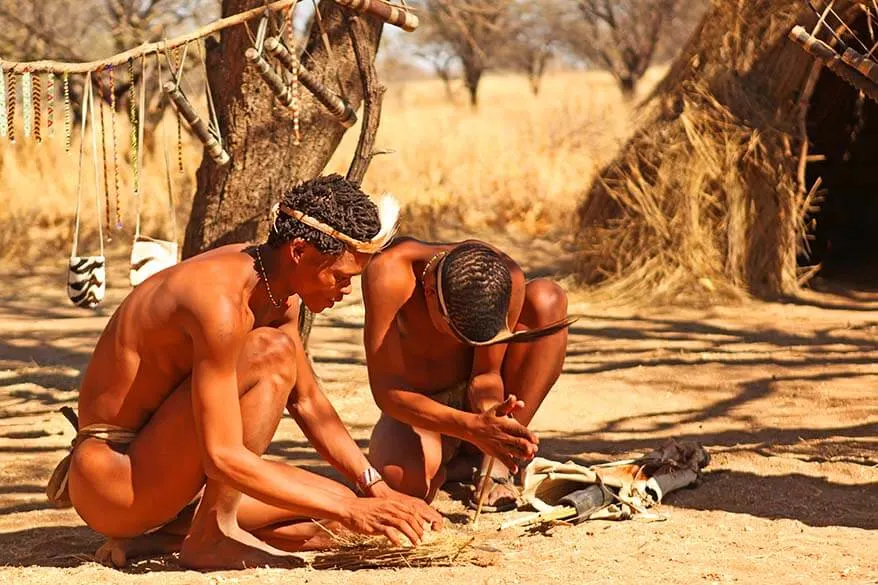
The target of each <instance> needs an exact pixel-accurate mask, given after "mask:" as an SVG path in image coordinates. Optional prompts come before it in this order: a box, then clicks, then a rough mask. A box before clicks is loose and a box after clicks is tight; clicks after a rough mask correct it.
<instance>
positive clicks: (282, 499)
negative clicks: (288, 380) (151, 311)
mask: <svg viewBox="0 0 878 585" xmlns="http://www.w3.org/2000/svg"><path fill="white" fill-rule="evenodd" d="M184 319H185V321H186V329H187V332H188V333H189V335H190V337H191V338H192V344H193V350H194V355H193V368H192V406H193V411H194V416H195V430H196V434H197V436H198V439H199V442H200V447H201V453H202V457H203V463H204V470H205V473H206V474H207V476H208V477H209V478H211V479H215V480H217V481H220V482H221V483H224V484H227V485H230V486H232V487H234V488H235V489H237V490H239V491H241V492H243V493H246V494H248V495H250V496H253V497H254V498H256V499H258V500H260V501H263V502H265V503H267V504H272V505H275V506H278V507H281V508H291V507H295V508H296V509H302V510H303V512H304V513H307V514H310V515H313V516H315V517H318V518H330V519H338V520H343V518H344V517H345V515H346V511H345V507H346V504H347V502H345V501H344V498H339V497H338V496H337V495H336V494H332V493H329V492H325V491H322V490H319V489H315V490H311V489H309V490H302V489H300V488H299V487H298V486H299V485H300V480H301V478H300V477H297V476H298V475H299V474H300V473H301V471H300V470H297V469H294V468H292V467H288V466H286V465H281V464H277V463H272V462H269V461H266V460H264V459H262V458H261V457H260V456H258V455H256V454H255V453H253V452H251V451H250V450H248V449H247V448H246V447H245V446H244V442H243V421H242V419H241V408H240V404H239V397H238V384H237V372H236V366H237V361H238V355H239V354H240V351H241V346H242V344H243V340H244V337H245V335H246V331H245V330H244V329H243V326H242V324H241V316H240V311H239V310H238V308H237V307H236V306H234V304H233V303H228V302H224V301H223V300H222V299H221V300H219V301H216V303H215V304H214V305H213V306H212V307H209V308H206V307H195V308H194V309H193V310H192V311H191V312H190V314H188V315H186V317H185V318H184ZM352 499H355V498H352Z"/></svg>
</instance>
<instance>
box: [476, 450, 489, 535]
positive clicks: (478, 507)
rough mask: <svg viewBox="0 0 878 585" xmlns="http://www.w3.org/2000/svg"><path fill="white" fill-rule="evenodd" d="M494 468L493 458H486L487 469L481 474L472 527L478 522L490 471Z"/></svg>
mask: <svg viewBox="0 0 878 585" xmlns="http://www.w3.org/2000/svg"><path fill="white" fill-rule="evenodd" d="M493 470H494V458H493V457H491V458H490V459H488V469H487V470H486V471H485V475H484V476H482V485H481V486H480V487H479V501H478V503H477V504H476V515H475V516H473V521H472V527H473V528H475V527H476V524H478V522H479V515H480V514H481V513H482V504H483V503H484V501H485V495H486V494H487V493H488V482H489V481H491V471H493Z"/></svg>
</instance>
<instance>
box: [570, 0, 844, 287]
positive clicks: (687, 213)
mask: <svg viewBox="0 0 878 585" xmlns="http://www.w3.org/2000/svg"><path fill="white" fill-rule="evenodd" d="M841 4H842V3H839V5H838V6H837V7H839V6H840V5H841ZM809 18H813V15H812V14H811V12H810V11H809V9H808V7H807V6H805V5H803V3H801V2H797V1H795V0H783V1H778V2H771V1H768V0H758V1H757V0H754V1H753V2H746V3H745V2H740V3H732V2H721V3H714V4H713V6H712V7H711V9H710V11H709V13H708V15H707V16H706V17H705V18H704V20H703V22H702V26H701V28H700V29H699V30H698V31H697V32H696V33H695V35H694V36H693V38H692V39H691V40H690V41H689V42H688V44H687V46H686V47H685V48H684V50H683V52H682V54H681V55H680V57H679V58H678V59H677V60H676V62H675V63H674V64H673V65H672V66H671V69H670V71H669V73H668V75H667V77H666V78H665V79H664V80H663V81H662V82H661V84H660V85H659V87H658V88H657V90H656V92H655V94H654V96H653V97H652V99H651V100H650V102H649V103H648V105H647V106H646V109H647V110H648V114H645V122H644V124H643V126H642V127H640V128H639V129H638V130H637V132H636V133H635V134H634V135H633V137H632V138H631V140H630V141H629V142H628V143H627V144H626V145H625V147H624V148H622V149H621V151H620V152H619V154H618V156H617V158H615V159H614V160H613V161H612V162H611V163H610V164H609V165H607V166H606V167H605V168H604V169H602V171H601V172H600V174H599V176H598V177H597V178H596V180H595V182H594V184H593V186H592V189H591V190H590V191H589V193H588V194H587V195H586V196H585V198H584V199H583V202H582V204H581V206H580V207H579V210H578V214H579V229H578V231H579V237H578V245H579V246H578V247H579V249H580V250H581V251H582V255H581V259H580V273H581V275H582V276H583V278H584V279H585V280H586V281H587V282H590V283H597V282H601V283H604V284H605V286H604V287H602V289H601V291H600V294H601V295H603V296H606V297H608V298H617V299H621V300H623V301H624V300H633V299H637V300H639V301H641V302H642V301H643V300H644V299H653V300H656V301H659V302H668V301H670V302H677V303H691V302H697V301H707V302H710V301H712V300H716V299H717V297H720V298H721V299H722V300H729V299H735V298H740V297H742V296H745V295H746V294H748V293H756V294H760V295H766V296H775V295H782V294H792V293H795V292H796V290H797V289H798V286H799V284H800V283H801V282H802V281H803V280H804V279H806V278H807V277H808V276H809V275H811V274H813V272H814V271H813V270H811V269H809V268H804V269H798V268H797V265H796V256H797V252H798V251H800V250H801V249H802V247H803V245H806V244H804V241H805V226H804V219H805V215H806V213H807V212H808V211H809V209H811V207H812V204H813V201H814V200H813V198H812V195H813V193H810V192H809V191H810V189H809V188H807V186H806V178H805V170H804V169H805V161H806V160H807V159H806V158H805V155H806V154H807V146H806V145H807V142H808V136H807V135H806V130H805V122H804V120H805V118H804V116H805V112H806V111H807V103H808V99H809V90H808V89H807V88H808V87H809V83H810V82H811V80H812V79H813V78H812V75H814V73H813V72H814V71H816V72H817V73H819V69H814V64H813V60H812V59H811V58H810V57H808V56H807V55H805V54H804V52H803V51H801V50H799V49H798V47H796V46H795V45H793V44H792V43H789V41H788V40H787V39H786V34H787V32H788V31H789V30H790V28H791V27H792V25H793V24H795V23H798V22H807V19H809ZM811 87H812V88H813V86H811ZM803 96H804V97H803ZM836 131H837V129H836Z"/></svg>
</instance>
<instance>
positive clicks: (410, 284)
mask: <svg viewBox="0 0 878 585" xmlns="http://www.w3.org/2000/svg"><path fill="white" fill-rule="evenodd" d="M457 245H458V243H452V244H427V243H424V242H420V241H418V240H414V239H410V238H401V239H399V240H398V241H397V242H396V243H394V244H393V245H392V246H390V247H388V248H387V249H385V250H384V251H382V252H381V254H379V255H378V257H376V258H375V259H374V260H373V261H372V264H370V266H369V268H368V269H367V270H366V271H365V272H364V273H363V288H364V291H369V290H370V289H371V290H373V291H375V292H380V294H372V295H370V294H368V292H367V293H366V294H365V295H364V297H365V298H364V302H365V304H366V316H367V317H366V318H367V324H366V332H365V335H366V343H367V345H368V344H369V343H370V339H369V338H370V337H371V336H372V334H373V331H371V330H370V325H372V324H371V323H370V322H369V321H370V313H371V314H373V315H374V314H382V313H386V312H387V311H386V310H385V309H388V308H389V307H399V308H398V310H396V312H395V315H393V316H392V317H391V318H390V323H389V328H388V331H387V333H388V334H389V335H388V336H387V337H393V338H396V339H398V340H399V343H397V344H394V345H393V348H392V351H391V352H390V353H391V354H392V355H386V354H387V353H388V352H381V353H384V354H385V356H384V359H380V360H379V359H376V360H373V361H372V362H370V363H369V368H370V371H371V370H372V369H374V368H379V369H382V370H384V369H387V370H391V371H392V373H393V375H394V376H397V377H398V378H400V381H401V382H404V383H405V385H406V386H407V387H409V388H410V389H412V390H414V391H417V392H421V393H424V394H431V393H434V392H438V391H442V390H445V389H448V388H450V387H452V386H455V385H457V384H460V383H461V382H466V381H468V380H469V379H470V377H471V375H472V373H473V361H474V358H475V351H474V349H473V348H472V347H471V346H469V345H466V344H464V343H463V342H461V341H459V340H458V339H456V338H454V337H451V336H449V335H446V334H444V333H442V332H440V331H438V330H437V329H436V328H435V327H434V325H433V323H432V321H431V319H430V316H429V311H428V309H427V305H426V299H425V296H424V291H423V285H422V283H421V278H420V276H421V275H420V273H418V272H417V270H416V268H415V267H416V266H419V265H420V266H422V265H423V263H424V262H425V261H427V260H429V258H430V257H432V256H433V255H434V254H437V253H440V252H443V251H445V250H451V249H453V248H454V247H456V246H457ZM498 252H499V250H498ZM504 257H505V258H507V260H508V262H509V263H510V269H511V271H512V272H513V274H514V275H515V277H514V278H513V302H511V303H510V315H509V322H510V323H515V322H517V319H518V316H519V314H520V309H521V299H522V298H523V294H524V276H523V273H522V272H521V269H520V268H519V267H518V265H517V264H515V263H514V262H513V261H512V260H511V259H509V258H508V257H506V256H505V255H504ZM390 310H391V311H392V310H393V309H390ZM379 335H383V334H379ZM376 349H377V348H376ZM482 351H486V350H482ZM501 351H502V350H501ZM367 353H368V352H367Z"/></svg>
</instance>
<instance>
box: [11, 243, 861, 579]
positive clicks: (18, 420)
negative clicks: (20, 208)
mask: <svg viewBox="0 0 878 585" xmlns="http://www.w3.org/2000/svg"><path fill="white" fill-rule="evenodd" d="M529 249H530V251H531V253H532V256H531V258H530V261H529V262H526V264H527V265H528V267H529V268H530V269H531V271H532V273H540V272H541V271H543V270H544V268H545V266H544V262H543V261H544V260H545V258H541V257H540V256H539V253H538V250H537V251H535V249H534V248H533V247H530V248H529ZM547 257H549V258H551V251H549V253H548V254H547ZM111 268H112V270H111V279H112V284H115V285H117V287H116V288H111V290H110V291H109V295H108V301H107V302H106V303H105V304H104V306H103V307H102V308H101V309H100V310H98V312H97V313H91V312H85V311H82V310H79V309H76V308H74V307H72V306H71V305H70V304H69V302H68V301H67V299H66V297H65V293H64V286H63V285H64V282H63V278H64V268H63V267H61V266H60V265H59V266H57V267H48V268H41V269H37V270H29V271H12V270H3V271H0V275H2V281H3V282H4V283H5V284H7V285H14V286H5V287H3V292H2V293H0V333H2V335H0V583H16V584H18V583H21V584H37V583H51V584H53V585H55V584H57V583H62V582H63V583H150V584H151V583H171V584H181V583H239V584H242V585H243V584H250V583H253V584H255V583H291V582H292V583H303V582H304V583H314V584H324V583H343V582H346V581H348V580H351V581H354V582H361V583H419V584H421V585H436V584H440V583H452V582H453V583H485V584H489V583H490V584H500V583H550V582H558V581H559V580H564V581H567V582H571V583H581V582H589V583H634V582H650V583H773V584H786V583H789V584H793V583H796V584H798V583H807V582H815V583H817V582H831V583H837V582H844V583H878V398H876V388H878V367H876V365H875V362H876V360H878V350H876V346H875V336H876V334H878V317H876V315H878V313H876V312H875V311H876V310H878V294H875V293H872V294H869V293H862V292H851V291H844V290H839V289H837V290H836V292H835V293H833V294H830V293H821V294H817V293H809V294H808V295H806V296H804V297H803V298H802V299H799V300H796V301H792V302H788V303H784V304H779V303H748V304H745V305H740V306H734V307H719V308H712V309H707V310H696V309H673V310H660V309H655V308H652V309H631V308H618V307H617V308H612V307H607V306H604V305H598V304H591V303H589V302H587V301H585V300H582V299H580V300H576V299H574V301H575V302H574V304H573V306H572V308H571V312H578V313H582V314H584V315H585V317H584V318H583V319H582V320H581V321H580V322H578V323H577V324H575V325H574V326H573V328H572V335H571V338H570V345H569V350H568V354H567V362H566V365H565V368H564V373H563V375H562V376H561V379H560V380H559V382H558V384H557V386H556V387H555V389H554V390H553V392H552V393H551V394H550V395H549V397H548V399H547V400H546V402H545V404H544V406H543V408H542V410H541V411H540V412H539V414H538V415H537V418H536V419H535V421H534V424H533V427H534V428H535V430H536V431H538V433H539V435H540V436H541V440H542V443H541V454H542V455H544V456H548V457H551V458H554V459H567V458H573V459H575V460H578V461H581V462H586V463H592V462H598V461H605V460H609V459H618V458H621V457H625V456H627V455H629V454H633V453H639V452H645V451H648V450H650V449H651V448H653V447H655V446H657V445H658V444H659V443H660V442H661V440H662V439H663V438H666V437H677V438H684V439H693V440H698V441H701V442H702V443H703V444H704V445H705V446H707V447H708V449H709V450H710V452H711V454H712V456H713V461H712V463H711V466H710V467H709V469H708V473H707V474H706V476H705V478H704V481H703V483H702V484H701V485H700V486H699V487H697V488H696V489H690V490H683V491H680V492H677V493H674V494H672V495H670V496H669V498H668V499H667V500H666V502H665V504H664V505H663V506H662V507H661V508H660V509H659V510H660V512H661V513H662V514H663V515H664V516H665V517H666V518H667V519H666V521H664V522H652V523H646V522H638V521H628V522H590V523H586V524H583V525H580V526H577V527H569V526H558V527H556V528H554V529H552V530H551V531H549V532H548V533H544V534H528V533H524V532H523V531H516V530H509V531H504V532H497V531H495V530H493V529H492V528H493V527H495V526H496V525H497V522H498V519H497V518H496V517H493V518H490V519H488V521H486V522H484V523H483V524H482V526H481V530H480V531H479V532H478V534H477V535H476V536H477V541H478V542H486V543H489V546H490V547H493V549H495V551H497V552H495V553H494V554H493V555H492V561H493V565H492V566H487V567H484V566H475V565H466V566H455V567H432V568H426V569H402V570H392V571H391V570H368V571H359V572H357V573H350V572H347V571H336V570H315V569H312V568H307V567H306V568H300V569H294V570H291V571H289V570H280V569H259V570H251V571H244V572H224V573H212V574H200V573H195V572H191V571H183V570H181V569H180V568H179V567H178V566H176V565H175V564H174V561H173V559H166V560H164V561H150V562H141V563H138V564H136V565H135V566H134V567H132V568H130V569H128V570H125V571H118V570H114V569H109V568H105V567H102V566H100V565H98V564H96V563H94V562H93V561H92V560H91V555H92V554H93V553H94V551H95V549H96V548H97V547H98V546H99V545H100V543H101V542H102V539H101V537H100V536H98V535H97V534H95V533H94V532H92V531H91V530H89V529H88V528H87V527H85V526H84V525H83V524H82V522H81V521H80V519H79V518H78V517H77V516H76V514H75V512H73V511H69V510H63V511H59V510H55V509H52V508H51V507H50V506H49V505H48V504H47V502H46V499H45V496H44V493H43V491H44V486H45V482H46V479H47V478H48V476H49V474H50V472H51V470H52V468H53V467H54V465H55V463H56V462H57V461H58V460H59V459H60V458H61V457H62V456H63V455H64V452H65V449H66V448H67V446H68V445H69V443H70V440H71V438H72V430H71V429H70V428H69V426H68V425H67V423H66V421H64V419H63V418H62V417H61V416H60V414H58V413H57V410H58V408H59V407H60V406H62V405H65V404H69V405H74V406H75V402H76V387H77V381H78V378H79V376H80V375H81V373H82V371H83V369H84V367H85V365H86V363H87V361H88V357H89V353H90V350H91V348H92V346H93V344H94V343H95V341H96V340H97V337H98V335H99V334H100V332H101V330H102V328H103V326H104V324H105V323H106V321H107V319H108V317H109V315H110V314H111V312H112V310H113V308H114V307H115V306H116V305H117V304H118V302H119V301H120V300H121V299H122V298H123V296H124V295H125V294H126V293H127V288H126V285H127V282H126V280H125V274H124V260H122V259H119V260H117V261H115V262H113V263H112V264H111ZM355 296H356V295H355ZM362 317H363V315H362V307H361V305H360V303H359V299H358V298H352V299H350V300H348V301H346V302H345V303H344V304H343V305H342V306H339V307H337V308H336V309H334V310H333V311H332V312H330V313H328V314H326V315H322V316H320V317H319V318H318V326H317V327H316V328H315V332H314V335H313V338H312V339H313V342H312V347H313V352H314V357H315V361H316V364H317V368H318V372H319V375H320V376H321V377H322V379H323V382H324V384H325V389H326V391H327V393H328V395H329V396H330V398H331V400H332V401H333V403H334V404H335V405H336V408H337V409H338V411H339V413H340V414H341V416H342V418H343V419H344V420H345V422H346V423H347V424H348V425H349V428H350V429H351V433H352V434H353V436H354V438H355V439H356V440H357V441H358V442H359V444H360V445H362V446H365V445H366V441H367V438H368V435H369V431H370V428H371V426H372V425H373V423H374V422H375V420H376V419H377V415H378V411H377V409H376V408H375V406H374V404H373V403H372V401H371V398H370V395H369V391H368V387H367V384H366V372H365V367H364V362H363V351H362V347H361V341H360V339H361V326H362ZM270 453H271V456H273V457H278V458H282V459H286V460H288V461H289V462H291V463H294V464H296V465H303V466H306V467H308V468H310V469H314V470H317V471H319V472H323V473H329V474H331V470H330V469H328V467H327V466H326V465H325V464H324V463H323V462H321V461H320V460H319V458H318V457H317V456H316V455H315V453H314V452H313V450H312V449H310V448H309V446H308V443H307V441H306V440H305V438H304V437H303V435H302V434H301V432H300V431H299V430H298V428H297V427H296V425H295V423H294V422H293V421H292V420H291V419H289V418H285V419H284V420H283V421H282V423H281V427H280V430H279V432H278V435H277V436H276V438H275V441H274V443H273V445H272V447H271V451H270ZM438 506H439V509H440V510H441V511H442V512H444V513H446V514H447V515H448V517H449V519H450V521H451V522H452V523H459V524H462V523H464V522H465V521H466V519H467V515H466V513H465V510H464V508H463V507H462V506H461V505H460V503H458V502H457V501H455V500H453V499H451V498H450V497H449V496H448V495H447V494H443V495H442V496H441V498H440V501H439V503H438ZM456 529H457V530H466V529H465V528H464V527H462V526H458V527H457V528H456Z"/></svg>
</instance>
